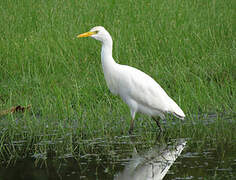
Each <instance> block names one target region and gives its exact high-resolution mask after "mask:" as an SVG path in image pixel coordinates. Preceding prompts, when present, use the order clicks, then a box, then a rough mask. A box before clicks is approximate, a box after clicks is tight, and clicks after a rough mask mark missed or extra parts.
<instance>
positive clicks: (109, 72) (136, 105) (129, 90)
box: [77, 26, 185, 133]
mask: <svg viewBox="0 0 236 180" xmlns="http://www.w3.org/2000/svg"><path fill="white" fill-rule="evenodd" d="M89 36H90V37H92V38H94V39H96V40H98V41H101V42H102V50H101V61H102V68H103V72H104V76H105V80H106V83H107V86H108V88H109V89H110V91H111V92H112V93H113V94H115V95H119V96H120V97H121V99H122V100H123V101H124V102H125V103H126V104H127V105H128V106H129V108H130V112H131V116H132V120H131V123H130V130H129V132H130V133H131V132H132V131H133V129H134V119H135V114H136V113H137V112H141V113H144V114H147V115H149V116H151V117H152V118H153V120H155V121H156V123H157V126H158V127H159V128H160V130H161V131H162V128H161V126H160V123H159V118H158V119H157V118H156V117H160V118H161V119H164V118H165V114H167V113H169V114H173V115H174V116H176V117H178V118H180V119H184V117H185V114H184V112H183V111H182V110H181V108H180V107H179V106H178V105H177V104H176V103H175V102H174V101H173V100H172V99H171V98H170V97H169V96H168V95H167V93H166V92H165V91H164V90H163V89H162V88H161V86H160V85H159V84H158V83H157V82H156V81H155V80H154V79H153V78H151V77H150V76H148V75H147V74H145V73H144V72H142V71H140V70H138V69H136V68H134V67H130V66H127V65H121V64H118V63H116V62H115V60H114V59H113V57H112V43H113V42H112V38H111V36H110V34H109V32H108V31H106V29H105V28H104V27H102V26H96V27H93V28H92V29H91V30H90V31H89V32H86V33H83V34H80V35H78V36H77V37H78V38H80V37H89Z"/></svg>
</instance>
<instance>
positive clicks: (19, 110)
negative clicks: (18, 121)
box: [0, 104, 31, 116]
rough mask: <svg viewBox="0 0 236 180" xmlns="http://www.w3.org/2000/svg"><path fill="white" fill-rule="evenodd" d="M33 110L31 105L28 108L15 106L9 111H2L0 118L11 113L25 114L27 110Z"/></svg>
mask: <svg viewBox="0 0 236 180" xmlns="http://www.w3.org/2000/svg"><path fill="white" fill-rule="evenodd" d="M30 108H31V104H30V105H28V106H25V107H24V106H20V105H18V106H13V107H11V108H10V109H7V110H2V111H0V116H3V115H7V114H9V113H16V112H22V113H23V112H25V111H26V110H29V109H30Z"/></svg>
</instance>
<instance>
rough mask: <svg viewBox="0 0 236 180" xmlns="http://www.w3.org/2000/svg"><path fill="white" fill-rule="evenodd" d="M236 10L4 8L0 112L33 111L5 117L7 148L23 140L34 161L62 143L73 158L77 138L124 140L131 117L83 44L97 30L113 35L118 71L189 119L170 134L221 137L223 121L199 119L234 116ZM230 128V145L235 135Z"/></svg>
mask: <svg viewBox="0 0 236 180" xmlns="http://www.w3.org/2000/svg"><path fill="white" fill-rule="evenodd" d="M233 8H234V7H233V1H230V0H224V1H221V0H216V1H204V0H198V1H189V0H185V1H181V2H179V1H172V0H167V1H163V0H158V1H151V2H146V1H140V2H138V1H119V2H116V1H105V0H104V1H96V2H94V1H90V0H89V1H74V0H71V1H60V0H53V1H49V2H45V1H41V2H39V1H24V0H23V1H15V2H14V3H13V2H10V1H5V0H3V1H1V2H0V16H1V21H0V26H1V28H0V34H1V36H0V51H1V53H0V62H1V63H0V109H8V108H10V107H12V106H14V105H29V104H31V105H32V109H31V111H30V112H29V113H25V114H23V115H22V114H18V115H7V116H3V117H0V128H1V142H2V144H1V147H3V146H4V143H6V142H14V141H18V140H22V139H23V140H25V141H26V142H27V147H25V148H26V149H27V148H28V150H29V151H33V152H36V151H40V149H37V148H35V149H33V150H32V146H33V145H34V144H37V143H40V142H44V141H46V142H47V141H50V142H54V139H56V140H58V139H59V140H60V139H61V142H62V144H59V145H60V146H55V147H58V148H59V149H58V152H60V148H61V147H63V148H64V150H68V149H70V148H75V147H73V146H72V144H73V141H74V138H75V139H86V138H88V139H89V138H91V137H105V136H109V137H110V136H111V137H112V136H115V135H120V134H125V133H127V130H128V126H129V121H130V113H129V109H128V107H127V106H126V105H125V104H124V103H123V102H122V101H121V100H120V99H119V98H118V97H114V96H112V95H111V93H110V92H109V91H108V89H107V87H106V84H105V80H104V77H103V73H102V69H101V63H100V48H101V45H100V44H99V42H96V41H95V40H92V39H76V35H77V34H78V33H82V32H85V31H88V30H89V29H90V28H92V27H93V26H96V25H102V26H104V27H105V28H106V29H107V30H108V31H109V32H110V34H111V35H112V37H113V40H114V51H113V56H114V58H115V59H116V60H117V62H119V63H122V64H128V65H131V66H134V67H137V68H139V69H141V70H143V71H145V72H146V73H147V74H149V75H151V76H152V77H154V79H156V80H157V81H158V82H159V84H160V85H161V86H162V87H163V88H164V89H165V90H166V91H167V93H168V94H169V95H170V96H171V97H172V98H173V99H174V100H175V101H176V102H177V104H179V105H180V107H181V108H182V109H183V110H184V112H186V114H187V120H186V121H187V124H189V125H186V124H183V125H182V124H181V123H177V125H176V126H177V127H176V126H174V127H175V128H174V127H173V126H170V127H169V130H168V129H167V131H169V132H172V131H174V132H176V133H177V132H180V133H179V135H181V134H182V135H184V134H185V135H186V136H188V137H193V136H194V135H196V134H198V137H205V136H209V135H214V137H216V136H218V135H217V132H218V127H221V126H219V122H221V121H218V119H222V118H217V119H216V121H217V122H215V123H213V125H212V126H210V127H212V129H211V128H210V129H206V128H204V127H205V126H204V124H203V123H202V122H201V121H198V119H199V118H197V116H196V115H201V114H207V113H209V112H213V113H216V114H221V113H226V114H230V115H233V112H236V107H235V92H236V90H235V58H236V57H235V56H236V44H235V42H236V41H235V37H236V33H235V22H233V19H235V18H234V17H235V16H234V11H235V9H233ZM233 27H234V28H233ZM138 118H139V119H144V120H147V119H148V117H146V116H143V115H140V116H139V117H138ZM195 121H196V122H198V124H200V125H199V126H200V127H199V128H196V127H197V126H196V124H194V123H193V122H195ZM222 122H224V121H222ZM224 123H225V122H224ZM233 123H234V122H233ZM136 124H137V129H138V130H137V131H140V132H145V131H146V130H147V131H148V130H152V129H155V128H154V127H152V123H151V122H150V121H138V122H137V123H136ZM224 127H225V128H224V129H223V130H222V132H221V131H220V132H221V133H222V134H225V132H227V133H228V134H229V136H227V137H229V139H232V137H233V136H232V134H233V133H234V130H233V127H231V126H230V125H226V126H224ZM142 128H144V131H143V130H142ZM176 128H177V129H178V131H176ZM140 129H141V130H140ZM181 129H182V131H181ZM202 129H205V130H206V131H204V132H203V130H202ZM211 130H214V133H212V132H211ZM229 130H230V131H229ZM189 131H190V132H189ZM227 133H226V134H227ZM167 134H168V133H167ZM169 135H170V136H177V134H175V133H170V134H169ZM46 144H47V143H46ZM62 145H63V146H62ZM33 147H37V145H36V146H33ZM40 147H43V146H40ZM44 147H46V149H47V145H45V146H44ZM55 147H54V146H53V148H55ZM9 151H11V152H14V149H13V150H12V149H11V150H9ZM1 152H2V151H1ZM16 152H19V150H16ZM26 152H27V151H26ZM13 154H14V153H13ZM26 154H27V153H26ZM59 154H60V153H59Z"/></svg>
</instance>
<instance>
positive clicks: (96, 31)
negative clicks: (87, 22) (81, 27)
mask: <svg viewBox="0 0 236 180" xmlns="http://www.w3.org/2000/svg"><path fill="white" fill-rule="evenodd" d="M89 36H90V37H92V38H94V39H96V40H98V41H101V42H103V43H104V42H105V41H107V40H110V39H111V36H110V34H109V33H108V32H107V30H106V29H105V28H104V27H102V26H96V27H93V28H92V29H91V30H90V31H89V32H86V33H83V34H79V35H78V36H77V38H81V37H89Z"/></svg>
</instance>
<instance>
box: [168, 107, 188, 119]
mask: <svg viewBox="0 0 236 180" xmlns="http://www.w3.org/2000/svg"><path fill="white" fill-rule="evenodd" d="M171 113H172V114H173V115H174V116H175V117H177V118H179V119H181V120H184V118H185V114H184V112H183V111H182V109H181V108H180V107H179V106H178V105H177V104H176V103H175V106H174V108H173V111H172V112H171Z"/></svg>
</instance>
